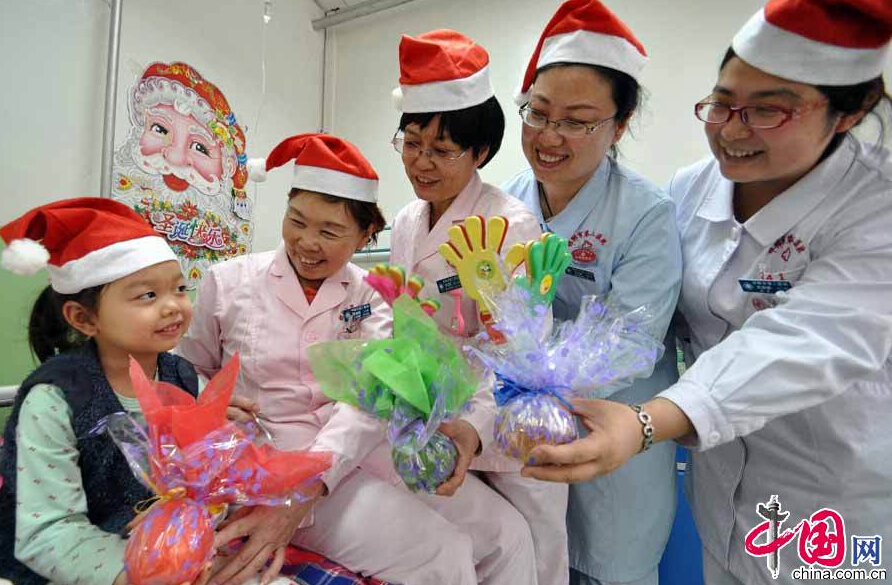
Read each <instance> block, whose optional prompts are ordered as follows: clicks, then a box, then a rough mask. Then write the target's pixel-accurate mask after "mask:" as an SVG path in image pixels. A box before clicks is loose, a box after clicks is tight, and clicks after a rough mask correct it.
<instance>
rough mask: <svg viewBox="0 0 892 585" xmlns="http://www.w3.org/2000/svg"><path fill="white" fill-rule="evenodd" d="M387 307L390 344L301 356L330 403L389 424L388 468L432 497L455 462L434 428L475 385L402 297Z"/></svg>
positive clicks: (463, 363) (357, 344) (316, 349)
mask: <svg viewBox="0 0 892 585" xmlns="http://www.w3.org/2000/svg"><path fill="white" fill-rule="evenodd" d="M392 307H393V338H392V339H370V340H363V339H357V340H344V341H330V342H323V343H317V344H314V345H312V346H310V347H309V348H308V349H307V356H308V357H309V360H310V365H311V367H312V369H313V375H314V376H315V378H316V381H317V382H318V383H319V386H320V388H321V389H322V391H323V392H324V393H325V394H326V395H327V396H328V397H330V398H332V399H333V400H338V401H341V402H346V403H348V404H351V405H353V406H355V407H357V408H359V409H361V410H363V411H365V412H368V413H371V414H372V415H374V416H376V417H378V418H380V419H382V420H383V421H385V422H386V423H387V439H388V441H389V442H390V444H391V446H392V450H391V455H392V457H393V464H394V468H395V469H396V471H397V473H398V474H399V475H400V477H401V478H402V479H403V481H404V482H405V483H406V486H407V487H408V488H409V489H410V490H412V491H420V492H433V491H435V490H436V488H437V486H438V485H440V484H441V483H443V482H444V481H446V480H447V479H449V478H450V477H451V476H452V472H453V471H454V469H455V460H456V457H457V452H456V449H455V445H454V444H453V443H452V440H450V439H449V438H448V437H446V436H445V435H443V434H442V433H440V432H439V431H437V427H438V426H439V425H440V423H442V422H443V421H445V420H447V419H449V418H451V417H454V416H455V415H457V414H458V413H459V412H460V411H461V409H462V407H463V406H464V405H465V403H466V402H467V400H468V399H469V398H470V397H471V396H472V395H473V394H474V392H475V390H476V387H477V380H476V378H475V376H474V374H473V373H472V371H471V369H470V367H469V366H468V363H467V360H466V359H465V358H464V357H463V356H462V354H461V351H460V350H459V348H458V347H457V346H456V345H455V344H454V343H453V342H452V341H451V340H450V339H448V338H447V337H446V336H444V335H443V334H442V333H440V331H439V330H438V328H437V323H436V322H435V321H434V320H433V319H431V318H430V317H429V316H428V315H427V314H426V312H425V310H424V309H423V308H422V306H421V305H420V304H419V303H418V302H417V300H414V299H412V298H410V297H409V296H408V295H405V294H403V295H401V296H400V297H398V298H397V299H396V300H395V301H394V302H393V305H392Z"/></svg>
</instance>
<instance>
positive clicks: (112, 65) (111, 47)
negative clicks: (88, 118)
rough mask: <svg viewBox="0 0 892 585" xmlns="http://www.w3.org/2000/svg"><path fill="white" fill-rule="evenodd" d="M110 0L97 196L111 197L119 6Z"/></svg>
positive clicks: (119, 21) (120, 2)
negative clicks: (100, 163)
mask: <svg viewBox="0 0 892 585" xmlns="http://www.w3.org/2000/svg"><path fill="white" fill-rule="evenodd" d="M122 3H123V0H111V16H110V18H109V25H108V29H109V30H108V64H107V67H106V70H105V123H104V125H103V128H102V172H101V175H100V177H99V181H100V183H99V194H100V196H101V197H111V186H112V162H113V158H114V149H115V105H116V101H117V95H118V57H119V55H120V53H121V4H122Z"/></svg>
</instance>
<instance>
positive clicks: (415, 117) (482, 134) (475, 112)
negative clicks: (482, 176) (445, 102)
mask: <svg viewBox="0 0 892 585" xmlns="http://www.w3.org/2000/svg"><path fill="white" fill-rule="evenodd" d="M437 116H439V117H440V130H439V132H438V134H437V138H439V139H443V138H446V136H447V134H448V137H449V139H450V140H452V141H453V142H454V143H456V144H458V145H459V146H460V147H462V148H470V149H471V150H472V152H473V153H474V158H477V157H478V156H480V153H481V152H483V149H485V148H489V152H488V153H487V155H486V159H485V160H484V161H483V164H481V165H480V168H481V169H482V168H483V167H485V166H486V165H487V164H488V163H489V161H491V160H492V159H493V157H494V156H495V155H496V153H497V152H499V148H501V146H502V138H503V137H504V136H505V113H504V112H502V106H500V105H499V100H497V99H496V97H495V96H492V97H491V98H489V99H488V100H486V101H485V102H483V103H481V104H477V105H476V106H471V107H470V108H464V109H463V110H452V111H449V112H423V113H411V114H410V113H404V114H403V115H402V116H400V130H401V131H405V130H406V127H407V126H409V125H410V124H418V125H419V126H421V128H427V127H428V125H429V124H430V123H431V122H432V121H433V119H434V118H436V117H437Z"/></svg>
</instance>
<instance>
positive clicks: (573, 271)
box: [564, 266, 595, 282]
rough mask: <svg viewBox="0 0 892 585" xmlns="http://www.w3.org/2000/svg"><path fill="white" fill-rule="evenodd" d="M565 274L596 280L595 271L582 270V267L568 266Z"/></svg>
mask: <svg viewBox="0 0 892 585" xmlns="http://www.w3.org/2000/svg"><path fill="white" fill-rule="evenodd" d="M564 274H569V275H570V276H575V277H576V278H582V279H583V280H590V281H592V282H595V273H594V272H589V271H588V270H582V269H581V268H576V267H574V266H567V270H565V271H564Z"/></svg>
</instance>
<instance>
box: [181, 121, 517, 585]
mask: <svg viewBox="0 0 892 585" xmlns="http://www.w3.org/2000/svg"><path fill="white" fill-rule="evenodd" d="M292 161H294V165H293V169H294V180H293V182H292V189H291V191H290V192H289V193H288V201H287V205H286V207H285V214H284V218H283V221H282V240H283V241H282V243H281V244H280V246H279V247H278V249H276V250H274V251H270V252H261V253H257V254H250V255H247V256H242V257H239V258H235V259H233V260H230V261H228V262H224V263H222V264H218V265H216V266H214V267H213V268H212V269H211V270H210V272H209V273H208V274H207V276H205V278H204V279H203V280H202V282H201V285H200V287H199V291H198V299H197V301H196V308H195V312H194V317H193V321H192V326H191V327H190V329H189V332H188V334H187V335H186V336H185V337H184V338H183V341H182V342H181V343H180V345H179V347H178V351H179V353H180V355H182V356H183V357H185V358H187V359H188V360H189V361H191V362H192V363H193V364H194V365H195V368H196V370H198V371H199V372H200V373H201V374H202V375H204V376H208V377H210V376H212V375H213V374H214V373H215V372H216V371H217V370H218V369H219V368H220V367H221V364H223V363H225V362H226V361H227V360H228V359H230V358H231V357H232V356H233V355H234V354H235V352H239V353H240V354H241V357H242V374H241V378H240V380H239V383H238V385H237V387H236V393H237V394H238V395H239V396H241V397H243V398H245V399H248V400H251V401H254V402H255V403H256V404H257V405H258V406H259V416H260V417H261V419H262V420H263V424H264V425H265V426H266V427H267V428H268V429H269V431H270V432H271V434H272V437H273V441H274V443H275V445H276V446H277V447H278V448H280V449H285V450H290V449H306V448H309V449H314V450H315V449H318V450H326V451H330V452H332V453H333V454H334V455H335V463H334V465H333V466H332V468H331V469H330V470H329V471H328V472H327V473H326V474H325V476H324V477H323V481H322V482H321V483H320V484H319V485H317V486H315V487H314V492H313V495H314V496H315V497H314V498H313V500H312V501H310V502H308V503H307V504H305V505H303V506H298V507H294V508H284V509H282V508H265V507H256V508H251V509H243V510H245V511H244V512H239V513H238V514H237V515H236V519H235V520H234V521H231V522H230V523H229V524H228V525H227V526H226V527H225V528H223V529H222V530H221V531H220V532H219V534H218V539H217V543H218V545H219V544H221V543H224V542H228V540H229V539H232V538H238V537H241V536H248V540H247V542H246V543H245V545H244V546H243V547H242V549H241V551H240V552H239V554H238V555H236V556H234V557H232V558H231V559H229V560H228V561H226V562H225V563H224V565H223V567H222V568H221V569H219V571H218V572H217V573H216V574H215V575H214V576H213V578H212V583H219V584H221V585H222V584H232V585H238V584H240V583H243V582H244V581H245V580H246V579H248V578H249V577H252V576H254V575H256V574H257V573H259V572H261V571H265V572H264V575H265V576H270V575H273V574H275V573H276V572H277V571H278V569H279V567H280V566H281V564H282V560H283V554H284V548H285V547H286V546H287V545H288V543H289V542H291V543H294V544H297V545H299V546H301V547H304V548H307V549H310V550H313V551H315V552H318V553H320V554H322V555H325V556H326V557H328V558H330V559H332V560H334V561H335V562H337V563H339V564H341V565H344V566H345V567H347V568H349V569H350V570H352V571H354V572H356V573H361V574H364V575H373V576H375V577H377V578H380V579H384V580H386V581H390V582H394V583H413V584H415V583H420V584H425V583H430V584H432V585H433V584H442V583H454V584H457V585H458V584H461V585H472V584H475V583H478V582H481V583H492V584H502V583H504V584H508V583H512V584H514V583H524V582H527V579H528V575H529V574H530V573H531V572H532V570H533V569H532V554H533V553H532V544H531V542H530V537H529V532H528V530H527V528H526V523H525V522H524V519H523V518H522V517H521V516H520V514H518V513H517V512H516V511H515V510H514V509H513V508H512V507H511V506H510V505H509V504H508V503H507V502H505V501H504V500H502V499H501V498H500V497H499V496H498V495H497V494H495V493H494V492H493V491H492V490H491V489H490V488H489V487H487V486H486V485H485V484H484V483H483V482H481V481H480V480H476V479H475V481H472V482H466V490H464V492H463V493H462V494H459V495H457V496H456V497H453V498H440V497H436V496H425V495H421V496H419V495H415V494H412V493H411V492H409V491H408V490H407V489H406V488H405V486H403V485H402V484H400V483H397V482H395V481H391V477H392V475H393V474H391V473H389V470H390V469H391V468H392V465H391V463H390V461H389V457H390V456H389V449H387V448H382V445H383V443H382V441H383V436H384V435H383V429H382V428H381V427H380V425H379V423H378V422H377V421H375V420H374V419H372V418H371V417H370V416H368V415H366V414H364V413H362V412H360V411H358V410H356V409H354V408H352V407H350V406H347V405H344V404H340V403H334V402H332V401H331V400H330V399H329V398H327V397H326V396H325V395H324V394H323V393H322V392H321V391H320V389H319V387H318V385H317V384H316V382H315V380H314V379H313V376H312V373H311V370H310V367H309V363H308V361H307V357H306V348H307V347H308V346H309V345H310V344H312V343H315V342H317V341H324V340H334V339H353V338H365V337H382V336H387V335H389V334H390V320H391V315H390V311H389V308H388V307H387V305H386V304H385V303H384V301H383V299H381V297H380V296H378V295H377V293H375V292H374V291H373V290H372V289H371V288H369V287H368V286H367V285H365V284H364V283H363V276H364V275H365V271H364V270H362V269H361V268H359V267H357V266H355V265H354V264H351V263H350V258H351V256H352V254H353V253H354V252H355V251H356V250H357V249H360V248H362V247H364V246H365V245H366V244H367V243H368V241H369V240H370V239H371V238H374V237H375V235H376V234H377V233H378V232H379V231H380V230H381V229H382V228H383V226H384V218H383V217H382V215H381V212H380V210H379V209H378V206H377V204H376V199H377V191H378V177H377V175H376V174H375V171H374V169H373V168H372V167H371V165H370V164H369V163H368V161H367V160H366V159H365V158H364V157H363V156H362V154H361V153H360V152H359V150H358V149H356V147H355V146H353V145H352V144H350V143H349V142H347V141H345V140H341V139H339V138H336V137H334V136H330V135H322V134H302V135H298V136H293V137H291V138H288V139H286V140H285V141H283V142H282V143H281V144H279V145H278V146H277V147H276V148H275V149H273V151H272V152H271V153H270V155H269V156H268V157H267V159H266V161H260V162H261V163H264V162H265V164H263V166H264V167H265V170H269V169H272V168H275V167H280V166H283V165H286V164H289V163H291V162H292ZM258 170H259V169H256V168H255V169H253V171H254V174H255V175H256V174H261V175H263V174H265V170H264V171H260V173H257V171H258ZM376 447H377V449H376ZM484 517H485V518H486V519H487V523H486V524H485V525H479V524H478V523H477V522H478V519H479V518H484ZM271 555H272V556H273V562H272V564H271V565H270V567H269V568H268V569H266V570H264V563H266V561H267V560H268V559H269V557H270V556H271ZM524 559H528V560H527V561H526V564H525V561H524Z"/></svg>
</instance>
